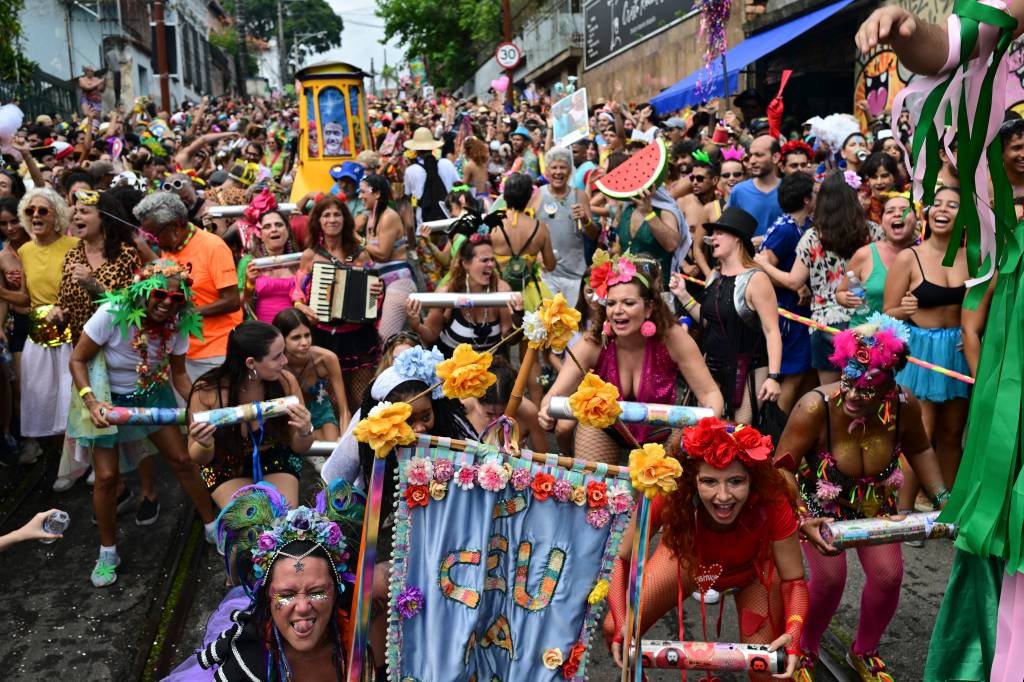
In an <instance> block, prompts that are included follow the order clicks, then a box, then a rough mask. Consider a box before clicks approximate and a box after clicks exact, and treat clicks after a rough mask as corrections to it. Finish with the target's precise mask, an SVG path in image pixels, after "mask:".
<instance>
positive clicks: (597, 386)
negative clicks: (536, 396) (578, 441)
mask: <svg viewBox="0 0 1024 682" xmlns="http://www.w3.org/2000/svg"><path fill="white" fill-rule="evenodd" d="M569 409H571V410H572V414H573V416H574V417H576V421H578V422H579V423H580V424H583V425H584V426H592V427H594V428H595V429H606V428H608V427H609V426H611V425H612V424H614V423H615V420H616V419H617V418H618V416H619V415H620V414H622V408H621V407H619V389H617V388H615V386H613V385H612V384H609V383H608V382H606V381H602V380H601V378H600V377H599V376H597V375H596V374H594V373H593V372H587V373H586V374H585V375H584V377H583V381H581V382H580V387H579V388H577V389H576V392H575V393H573V394H572V395H571V396H569Z"/></svg>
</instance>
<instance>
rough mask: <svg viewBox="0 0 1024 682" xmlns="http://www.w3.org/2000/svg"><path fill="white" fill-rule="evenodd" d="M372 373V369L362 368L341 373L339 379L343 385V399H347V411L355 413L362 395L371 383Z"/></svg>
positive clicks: (360, 402)
mask: <svg viewBox="0 0 1024 682" xmlns="http://www.w3.org/2000/svg"><path fill="white" fill-rule="evenodd" d="M374 371H375V368H374V367H362V368H360V369H352V370H345V371H344V372H342V374H341V379H342V381H343V382H344V384H345V398H347V399H348V406H349V410H351V411H353V412H355V410H356V409H358V408H359V405H360V404H362V402H363V394H364V393H366V391H367V389H368V388H369V387H370V383H371V382H372V381H373V374H374Z"/></svg>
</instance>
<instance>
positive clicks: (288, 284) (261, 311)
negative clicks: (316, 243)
mask: <svg viewBox="0 0 1024 682" xmlns="http://www.w3.org/2000/svg"><path fill="white" fill-rule="evenodd" d="M245 219H246V221H247V222H249V223H250V225H251V226H254V227H256V229H253V230H252V239H251V243H250V246H249V252H250V253H251V254H252V256H253V258H265V257H267V256H283V255H285V254H289V253H295V252H296V251H298V247H297V246H296V243H295V237H294V236H293V235H292V231H291V228H290V227H289V224H288V217H287V214H285V213H284V212H282V211H281V210H280V209H279V208H278V206H277V200H276V199H275V198H274V195H273V194H271V193H270V191H269V190H264V191H263V192H261V193H259V194H257V195H256V196H254V197H253V198H252V200H251V201H250V202H249V206H248V207H246V209H245ZM250 221H251V222H250ZM294 286H295V263H292V264H291V265H288V264H284V265H277V266H275V267H272V268H262V269H258V268H256V266H255V265H254V264H253V261H252V260H249V262H248V263H247V264H246V266H245V285H244V287H243V289H242V301H243V303H244V304H245V307H246V309H247V310H249V311H251V312H252V315H253V317H255V318H256V319H257V320H259V321H260V322H268V323H269V322H272V321H273V320H274V316H275V315H277V314H278V313H279V312H281V311H282V310H285V309H286V308H289V307H291V305H292V297H291V294H292V289H293V288H294Z"/></svg>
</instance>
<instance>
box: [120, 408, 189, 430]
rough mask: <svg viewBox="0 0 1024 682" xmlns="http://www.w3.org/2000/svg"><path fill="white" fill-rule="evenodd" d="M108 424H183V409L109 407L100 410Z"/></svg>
mask: <svg viewBox="0 0 1024 682" xmlns="http://www.w3.org/2000/svg"><path fill="white" fill-rule="evenodd" d="M100 412H101V414H102V415H103V418H104V419H106V420H107V423H108V424H113V425H115V426H122V425H125V424H147V425H157V424H184V423H185V409H184V408H178V407H111V408H107V409H101V410H100Z"/></svg>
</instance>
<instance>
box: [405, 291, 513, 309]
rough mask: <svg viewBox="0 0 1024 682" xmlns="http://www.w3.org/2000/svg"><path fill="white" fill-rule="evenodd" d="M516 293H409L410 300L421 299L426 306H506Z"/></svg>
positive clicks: (421, 302)
mask: <svg viewBox="0 0 1024 682" xmlns="http://www.w3.org/2000/svg"><path fill="white" fill-rule="evenodd" d="M515 295H516V292H514V291H500V292H492V293H487V294H467V293H461V294H460V293H457V292H455V293H431V294H409V300H411V301H419V302H420V304H421V305H422V306H423V307H424V308H504V307H505V306H507V305H508V304H509V301H511V300H512V297H513V296H515Z"/></svg>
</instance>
